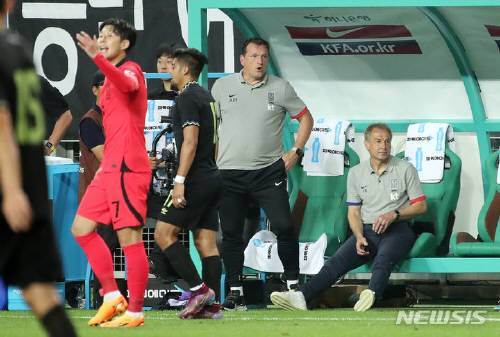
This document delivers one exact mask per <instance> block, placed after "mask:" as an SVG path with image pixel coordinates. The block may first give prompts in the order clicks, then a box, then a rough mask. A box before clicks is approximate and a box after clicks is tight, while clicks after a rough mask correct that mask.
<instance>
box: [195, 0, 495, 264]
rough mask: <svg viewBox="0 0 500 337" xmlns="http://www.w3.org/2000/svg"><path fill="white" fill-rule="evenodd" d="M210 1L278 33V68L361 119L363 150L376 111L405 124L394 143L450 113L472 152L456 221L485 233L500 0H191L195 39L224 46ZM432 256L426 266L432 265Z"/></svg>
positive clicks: (242, 25)
mask: <svg viewBox="0 0 500 337" xmlns="http://www.w3.org/2000/svg"><path fill="white" fill-rule="evenodd" d="M209 8H219V9H222V10H223V11H224V12H225V13H226V14H228V15H229V16H230V17H231V18H232V19H233V21H234V23H235V24H236V25H237V26H238V28H239V29H240V31H242V32H243V34H245V35H246V36H247V37H250V36H261V37H263V38H265V39H267V40H268V41H269V42H270V43H271V62H270V72H271V73H274V74H277V75H280V76H282V77H283V78H285V79H287V80H288V81H290V82H291V83H292V85H293V86H294V88H295V89H296V90H297V93H298V94H299V96H301V97H302V98H303V99H304V101H305V102H306V104H307V105H308V107H309V108H310V110H311V112H312V114H313V115H314V116H315V117H316V116H332V117H334V118H336V119H348V120H350V121H352V122H353V124H354V126H355V129H356V132H357V133H358V137H357V140H356V143H357V145H355V146H354V148H355V149H356V150H357V152H358V153H359V154H360V155H361V158H362V159H363V158H366V154H365V151H364V149H363V147H362V142H361V141H360V140H361V138H360V137H359V135H360V134H361V132H362V131H363V130H364V128H365V127H366V126H367V125H368V124H370V123H371V122H373V121H383V122H386V123H387V124H389V125H390V126H391V128H392V129H393V131H395V132H396V136H395V140H394V142H393V147H395V149H394V150H395V151H394V152H396V151H397V150H398V145H401V144H402V140H403V139H404V133H405V132H406V129H407V126H408V124H410V123H414V122H437V121H439V122H447V123H450V124H451V125H452V126H453V128H454V131H455V135H456V138H457V152H458V154H459V156H460V157H461V158H462V161H463V169H462V171H463V173H462V190H461V198H460V200H459V205H458V209H457V222H456V225H455V230H456V231H468V232H471V233H473V234H475V231H476V226H475V224H476V219H477V214H478V213H479V209H480V207H481V205H482V203H483V200H484V191H486V189H487V186H486V181H485V179H483V178H484V177H485V172H484V162H485V161H486V158H487V157H488V154H489V153H490V151H491V149H490V144H489V136H488V133H489V132H496V131H498V132H500V104H499V103H500V102H499V100H500V96H499V95H498V93H500V1H499V0H496V1H495V0H483V1H481V0H448V1H444V0H434V1H432V0H378V1H374V0H329V1H327V0H303V1H300V0H287V1H282V0H253V1H238V0H190V1H189V8H188V14H189V46H190V47H194V48H198V49H200V50H202V51H203V52H204V53H207V50H208V49H207V48H217V47H218V46H207V43H206V27H207V24H206V11H207V9H209ZM237 48H238V46H237ZM201 82H202V84H204V85H205V86H206V85H207V83H208V81H207V74H206V73H204V74H203V75H202V77H201ZM294 127H295V126H294V125H293V124H292V123H289V124H288V131H290V132H287V133H286V134H287V137H286V139H284V142H285V145H286V146H290V145H291V141H292V139H291V132H292V131H293V128H294ZM291 180H292V182H293V180H294V173H292V177H291ZM294 192H296V191H294V190H293V189H292V198H293V193H294ZM453 260H454V261H455V262H451V261H448V262H447V263H451V264H453V263H457V264H456V267H457V268H458V269H460V262H459V261H458V260H459V259H453ZM436 261H437V259H436ZM477 261H478V262H479V260H477ZM487 262H490V261H487ZM414 263H415V261H414ZM426 263H427V262H425V263H424V264H422V265H419V266H421V267H422V266H423V267H422V268H419V271H423V270H429V268H430V269H432V266H430V265H427V264H426ZM440 263H442V262H440ZM462 265H463V266H464V268H465V269H466V270H464V271H472V269H474V268H472V269H470V268H468V267H471V266H472V265H471V264H462ZM474 265H476V266H477V268H476V269H474V271H476V272H477V271H491V269H489V267H488V266H489V265H490V264H489V263H475V264H474ZM426 266H427V267H428V268H427V267H426ZM436 266H437V265H436ZM465 266H468V267H465ZM403 269H404V268H403ZM410 269H411V268H410ZM458 269H456V270H455V271H453V268H451V271H450V268H447V269H446V270H448V271H449V272H457V271H458ZM497 269H498V267H497ZM440 270H443V269H440ZM497 271H499V270H497Z"/></svg>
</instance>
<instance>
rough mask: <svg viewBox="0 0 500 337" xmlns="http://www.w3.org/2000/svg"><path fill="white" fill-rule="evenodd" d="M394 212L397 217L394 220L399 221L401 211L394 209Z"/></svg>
mask: <svg viewBox="0 0 500 337" xmlns="http://www.w3.org/2000/svg"><path fill="white" fill-rule="evenodd" d="M394 213H396V219H394V221H398V220H399V218H400V217H401V213H399V211H398V210H397V209H396V210H394Z"/></svg>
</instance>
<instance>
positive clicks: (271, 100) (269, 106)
mask: <svg viewBox="0 0 500 337" xmlns="http://www.w3.org/2000/svg"><path fill="white" fill-rule="evenodd" d="M267 110H269V111H274V92H268V93H267Z"/></svg>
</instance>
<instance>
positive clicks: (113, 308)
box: [88, 295, 128, 326]
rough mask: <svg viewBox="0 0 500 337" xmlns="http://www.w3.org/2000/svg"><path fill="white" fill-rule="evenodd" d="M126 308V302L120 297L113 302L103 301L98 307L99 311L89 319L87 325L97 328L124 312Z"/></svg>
mask: <svg viewBox="0 0 500 337" xmlns="http://www.w3.org/2000/svg"><path fill="white" fill-rule="evenodd" d="M127 307H128V304H127V301H126V300H125V297H123V296H122V295H120V296H119V297H117V298H115V299H113V300H110V301H104V302H103V303H102V305H101V306H100V307H99V310H97V313H96V314H95V316H94V317H92V318H91V319H90V321H89V322H88V325H90V326H97V325H99V324H102V323H104V322H107V321H109V320H111V319H112V318H113V317H115V316H117V315H119V314H122V313H124V312H125V310H127Z"/></svg>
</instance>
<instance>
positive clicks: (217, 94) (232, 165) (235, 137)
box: [212, 72, 305, 170]
mask: <svg viewBox="0 0 500 337" xmlns="http://www.w3.org/2000/svg"><path fill="white" fill-rule="evenodd" d="M212 96H213V97H214V99H215V101H216V102H217V105H218V110H219V117H220V118H221V120H220V126H219V148H218V157H217V166H218V167H219V168H220V169H222V170H228V169H235V170H256V169H260V168H264V167H267V166H269V165H271V164H273V163H274V162H276V161H277V160H278V159H280V158H281V156H282V155H283V145H282V132H283V126H284V124H285V113H286V111H288V112H289V113H290V115H291V117H292V118H298V117H300V116H301V114H302V112H303V111H304V108H305V104H304V102H303V101H302V100H301V99H300V98H299V97H298V96H297V94H296V93H295V90H294V89H293V88H292V86H291V85H290V83H288V82H287V81H285V80H283V79H281V78H279V77H276V76H272V75H266V77H265V78H264V80H263V81H262V82H259V83H257V84H254V85H250V84H248V83H247V82H246V81H245V80H244V79H243V76H242V72H240V73H237V74H233V75H229V76H226V77H222V78H220V79H218V80H217V81H216V82H215V83H214V86H213V87H212Z"/></svg>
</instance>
